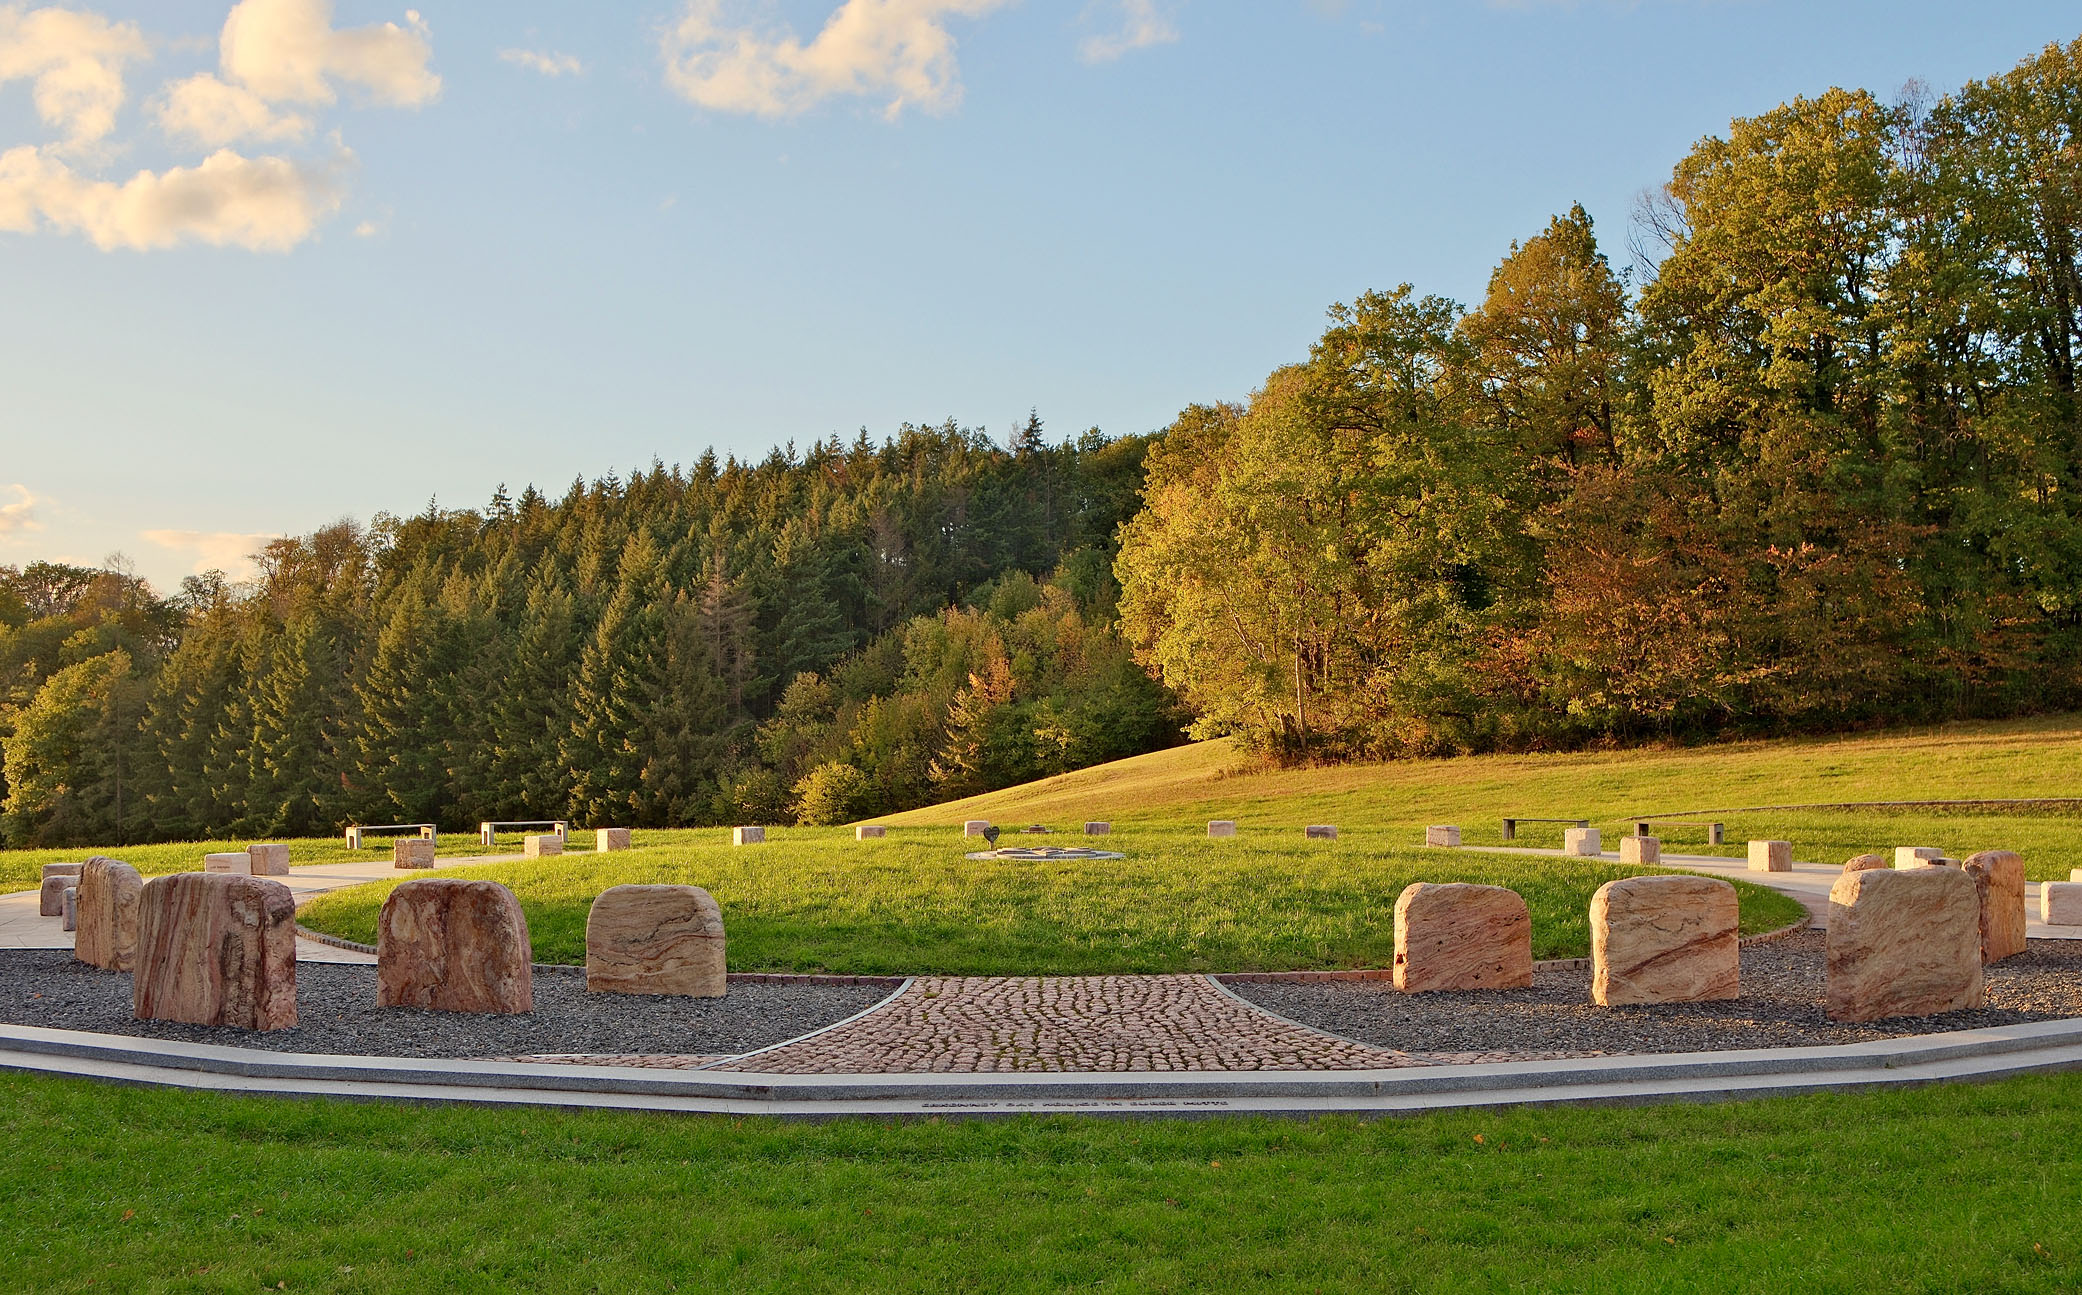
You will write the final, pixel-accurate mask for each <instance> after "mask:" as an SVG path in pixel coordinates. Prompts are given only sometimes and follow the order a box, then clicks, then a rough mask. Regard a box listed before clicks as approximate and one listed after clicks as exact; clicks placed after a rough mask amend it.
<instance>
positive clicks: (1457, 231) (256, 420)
mask: <svg viewBox="0 0 2082 1295" xmlns="http://www.w3.org/2000/svg"><path fill="white" fill-rule="evenodd" d="M2078 35H2082V10H2078V9H2077V8H2076V7H2075V6H2074V5H2073V4H2072V3H2071V2H2052V0H2048V2H2044V3H2039V2H2030V3H2027V2H2022V0H2020V2H2016V3H2003V2H2001V0H1991V2H1990V3H1984V4H1974V5H1961V4H1959V3H1957V0H1944V2H1938V0H1873V2H1870V3H1865V2H1846V3H1828V4H1816V3H1814V2H1813V0H1785V2H1778V0H1720V2H1717V3H1710V2H1700V3H1685V2H1679V0H1634V2H1632V3H1606V2H1605V0H1576V2H1574V3H1567V2H1548V0H1512V2H1506V0H1496V2H1494V3H1483V2H1481V0H1403V2H1391V0H1227V2H1220V0H1091V2H1090V3H1081V2H1080V0H843V2H841V0H747V2H744V3H739V2H737V0H679V2H678V3H675V2H674V0H650V2H649V3H641V4H636V5H621V4H607V5H590V4H589V5H577V4H571V3H568V0H567V2H566V3H547V2H546V0H502V3H499V4H483V3H471V4H461V3H444V0H422V2H421V6H420V8H418V9H406V8H403V7H392V6H391V5H390V4H387V3H384V2H383V0H339V2H338V3H337V4H334V3H328V2H327V0H242V2H241V3H238V4H236V5H232V4H230V3H227V2H226V0H215V2H214V3H211V2H206V0H149V2H146V0H134V2H130V3H108V4H101V5H88V4H75V5H68V6H62V7H54V6H50V5H39V4H36V3H7V2H4V0H0V302H4V305H0V563H20V562H26V561H30V560H34V559H37V558H52V559H60V560H65V561H73V562H82V563H98V562H100V561H102V560H103V559H104V558H105V557H107V556H108V555H109V554H111V553H114V552H121V553H123V554H125V555H127V556H128V557H129V559H130V560H131V561H132V562H133V563H134V565H135V567H136V569H137V570H138V571H139V572H140V573H141V574H143V575H145V576H147V577H149V578H150V579H151V580H152V581H153V582H154V583H155V584H158V585H160V586H161V587H171V586H172V585H174V584H176V583H177V582H178V581H179V580H180V578H181V577H182V576H183V575H186V574H189V573H191V572H194V571H198V570H202V569H206V568H209V567H218V568H222V569H224V570H227V571H228V572H230V573H231V574H233V575H243V574H246V573H247V571H248V570H249V568H248V566H247V564H246V563H245V561H244V555H245V554H247V553H249V552H250V551H251V550H252V549H253V548H254V547H255V546H256V545H257V544H259V543H262V542H264V541H265V540H266V539H267V538H268V537H270V536H273V535H280V534H285V533H300V532H303V531H308V530H310V529H312V528H314V527H316V526H320V525H323V524H325V523H327V522H329V521H331V520H334V519H336V518H338V517H342V516H353V517H358V518H363V519H366V518H367V517H368V516H370V515H371V514H373V513H375V512H376V511H378V510H390V511H392V512H400V513H410V512H415V511H418V510H420V509H423V508H424V507H426V506H427V504H428V502H429V501H430V500H438V501H439V503H440V504H441V505H442V506H444V507H471V506H478V505H481V504H482V503H483V502H484V501H485V500H486V499H487V498H488V497H489V496H490V495H491V493H492V491H493V490H494V488H495V487H497V486H498V485H500V484H501V483H504V484H506V485H507V486H508V488H509V489H510V490H512V491H514V492H515V493H517V492H518V490H519V488H520V487H521V486H522V485H524V484H527V483H529V482H533V483H536V484H537V485H539V486H542V487H544V488H546V489H548V490H550V491H551V492H552V493H561V491H562V489H563V487H564V486H566V485H568V484H569V483H570V481H571V480H572V479H573V478H574V477H576V476H580V475H584V476H587V477H593V476H599V475H603V474H605V473H607V472H608V471H610V470H617V471H620V472H622V473H624V474H626V473H627V472H628V471H630V470H631V469H632V468H641V467H644V466H646V465H648V464H649V463H650V462H651V461H652V460H653V459H654V458H656V459H659V460H662V461H663V462H665V463H668V464H671V463H691V462H692V461H693V460H694V459H695V458H697V457H698V456H699V455H700V453H701V451H702V449H703V448H704V447H706V446H710V445H713V446H715V447H716V449H717V450H718V452H719V453H736V454H737V455H739V456H740V457H752V458H758V457H763V456H764V454H765V453H766V451H767V450H768V449H769V448H770V447H772V446H775V445H781V444H786V443H787V442H789V441H794V442H795V443H796V444H798V445H806V444H808V443H809V442H812V441H816V440H821V439H824V438H826V437H828V436H830V435H832V434H834V433H837V434H839V435H840V436H842V437H844V438H846V439H848V440H850V439H851V438H852V437H853V435H854V434H855V433H856V431H857V430H858V429H860V428H863V427H865V428H866V429H867V430H868V431H869V433H870V434H871V435H873V436H874V437H876V438H878V439H879V438H880V437H881V436H883V435H885V434H887V433H889V432H892V431H894V430H895V429H896V428H897V427H898V426H899V425H900V424H902V423H904V422H905V421H912V422H939V421H942V420H944V419H947V418H950V417H951V418H954V419H956V420H958V421H959V422H961V423H962V424H964V425H967V426H974V427H983V428H985V429H988V430H989V431H990V432H992V433H993V434H995V435H997V436H998V437H999V438H1000V439H1003V437H1004V436H1005V435H1006V434H1008V433H1009V432H1010V430H1011V429H1012V427H1013V426H1014V425H1015V424H1016V423H1018V422H1021V421H1023V420H1024V419H1025V418H1026V416H1027V413H1028V411H1029V410H1030V409H1032V410H1036V411H1038V412H1039V414H1040V416H1041V417H1042V419H1043V420H1044V421H1045V423H1046V425H1047V428H1048V432H1049V434H1050V436H1051V437H1062V436H1069V435H1074V434H1076V433H1078V432H1080V431H1082V430H1084V429H1086V428H1089V427H1099V428H1102V429H1104V430H1105V431H1108V432H1113V433H1126V432H1144V431H1149V430H1152V429H1155V428H1158V427H1162V426H1164V425H1165V424H1167V423H1168V422H1169V421H1170V420H1171V418H1172V417H1173V416H1174V415H1175V414H1176V412H1177V411H1178V410H1179V409H1180V408H1181V407H1182V406H1184V405H1186V404H1188V403H1192V402H1195V401H1212V400H1220V399H1240V398H1242V397H1244V396H1246V395H1248V393H1249V392H1250V390H1251V389H1252V387H1253V386H1254V385H1255V384H1256V383H1257V382H1258V381H1260V380H1261V379H1262V378H1263V377H1264V376H1265V374H1266V373H1267V372H1268V371H1269V370H1270V369H1271V368H1273V367H1274V366H1275V365H1277V364H1281V363H1284V362H1286V361H1289V360H1293V359H1296V358H1299V357H1300V356H1302V355H1303V354H1304V353H1305V352H1306V349H1307V346H1308V344H1309V342H1310V341H1311V340H1312V339H1313V338H1314V337H1315V336H1316V335H1317V334H1318V333H1319V332H1320V331H1321V328H1322V326H1323V312H1324V310H1325V308H1326V307H1328V306H1329V305H1330V304H1331V303H1332V302H1335V301H1340V300H1348V299H1350V298H1352V297H1353V296H1355V295H1357V294H1358V293H1360V292H1363V291H1366V290H1368V289H1371V288H1387V287H1393V286H1394V285H1396V284H1399V283H1402V282H1406V281H1407V282H1411V283H1414V284H1416V285H1417V286H1418V288H1419V289H1420V290H1423V291H1428V292H1438V293H1442V294H1445V295H1448V296H1451V297H1454V298H1457V299H1459V300H1462V301H1471V300H1477V299H1479V298H1480V296H1481V294H1482V292H1483V290H1484V286H1485V284H1486V282H1487V279H1488V275H1489V272H1490V270H1491V268H1492V267H1493V266H1494V265H1495V264H1496V262H1497V261H1498V259H1499V258H1501V257H1502V256H1503V255H1504V253H1505V252H1506V251H1507V250H1508V248H1509V246H1510V244H1511V242H1512V240H1514V239H1523V238H1526V237H1528V236H1530V235H1532V234H1535V233H1537V232H1539V230H1540V229H1541V227H1542V226H1543V225H1544V224H1545V222H1546V221H1547V219H1548V217H1549V216H1551V215H1553V214H1555V213H1557V212H1561V211H1566V210H1567V209H1568V207H1569V205H1570V204H1571V203H1573V202H1578V201H1580V202H1582V203H1583V204H1584V205H1585V206H1586V207H1587V208H1588V209H1589V211H1590V212H1591V214H1592V215H1593V217H1595V218H1596V220H1597V221H1598V226H1599V232H1600V236H1601V238H1602V240H1603V242H1604V244H1605V246H1606V249H1607V251H1608V253H1610V254H1611V255H1612V258H1613V260H1614V262H1615V264H1619V265H1624V264H1626V263H1628V261H1629V259H1630V258H1629V254H1628V251H1627V227H1628V222H1629V215H1630V212H1631V209H1632V207H1633V204H1634V201H1635V198H1636V196H1637V195H1638V194H1640V193H1641V192H1642V191H1643V190H1645V189H1649V188H1652V187H1654V186H1656V185H1659V184H1661V183H1662V182H1663V181H1664V180H1665V179H1666V178H1667V177H1668V175H1669V170H1670V167H1671V165H1672V164H1673V163H1674V162H1676V160H1677V159H1678V158H1679V157H1680V156H1681V155H1682V154H1683V153H1684V152H1685V151H1686V150H1687V149H1688V148H1690V147H1691V145H1692V144H1693V143H1694V142H1695V141H1696V140H1698V139H1699V138H1701V137H1702V136H1705V135H1708V134H1714V133H1720V132H1722V131H1724V130H1725V128H1726V126H1727V123H1728V120H1729V119H1730V118H1731V117H1734V116H1740V115H1751V114H1754V113H1757V112H1761V111H1764V110H1766V109H1769V108H1771V107H1773V106H1774V105H1776V104H1778V103H1780V102H1782V101H1783V100H1785V99H1787V98H1790V97H1792V96H1794V95H1798V94H1813V93H1816V92H1819V91H1821V90H1823V89H1826V88H1827V87H1829V86H1831V85H1844V86H1859V87H1865V88H1868V89H1872V90H1875V91H1877V92H1880V93H1882V94H1883V95H1888V96H1891V95H1893V94H1894V93H1896V92H1897V91H1899V90H1900V88H1901V87H1902V86H1903V85H1904V84H1905V83H1907V82H1909V81H1911V80H1912V79H1913V80H1918V81H1921V82H1922V83H1924V84H1926V85H1927V86H1929V87H1930V88H1931V89H1932V90H1933V91H1935V92H1937V93H1943V92H1945V91H1948V90H1951V89H1954V88H1956V87H1957V86H1959V85H1960V84H1962V83H1963V82H1965V81H1967V80H1970V79H1974V78H1978V77H1983V76H1988V75H1993V74H1996V73H2000V72H2002V71H2005V70H2007V69H2008V68H2009V67H2011V66H2012V65H2013V64H2015V63H2016V62H2018V61H2019V60H2020V59H2023V58H2024V57H2026V56H2028V55H2030V54H2033V53H2035V52H2036V51H2037V50H2038V49H2039V48H2041V47H2042V46H2044V45H2045V44H2047V43H2048V42H2051V41H2069V40H2073V39H2075V38H2076V36H2078Z"/></svg>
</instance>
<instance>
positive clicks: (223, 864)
mask: <svg viewBox="0 0 2082 1295" xmlns="http://www.w3.org/2000/svg"><path fill="white" fill-rule="evenodd" d="M202 870H203V871H204V872H211V873H219V874H223V875H227V876H234V877H250V876H252V875H253V856H252V855H250V854H247V853H246V852H245V851H244V850H228V851H226V852H224V853H223V854H206V855H204V856H202Z"/></svg>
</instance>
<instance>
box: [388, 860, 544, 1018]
mask: <svg viewBox="0 0 2082 1295" xmlns="http://www.w3.org/2000/svg"><path fill="white" fill-rule="evenodd" d="M530 953H531V951H530V947H529V944H528V919H527V917H526V916H525V915H524V914H522V912H521V906H520V901H519V900H518V899H515V898H514V897H513V892H512V891H510V890H508V889H506V887H504V886H502V885H500V884H499V883H498V882H496V881H469V880H465V879H463V878H461V877H421V878H419V879H418V880H416V881H408V882H405V883H404V884H403V885H401V886H399V887H398V888H397V889H396V890H393V891H391V892H390V898H388V899H386V900H384V901H383V912H382V913H381V914H380V915H379V916H378V917H377V919H376V1001H377V1002H378V1003H380V1004H381V1005H383V1006H384V1007H417V1008H421V1009H423V1010H425V1011H429V1012H527V1011H532V1010H534V1006H535V990H534V983H533V978H532V975H531V971H530V968H529V965H528V961H529V957H530Z"/></svg>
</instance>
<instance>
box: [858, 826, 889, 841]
mask: <svg viewBox="0 0 2082 1295" xmlns="http://www.w3.org/2000/svg"><path fill="white" fill-rule="evenodd" d="M888 835H889V829H888V828H886V827H884V826H882V825H881V824H880V823H862V824H861V825H860V826H859V827H856V828H854V829H853V839H854V840H856V841H880V840H882V839H883V838H884V837H886V836H888Z"/></svg>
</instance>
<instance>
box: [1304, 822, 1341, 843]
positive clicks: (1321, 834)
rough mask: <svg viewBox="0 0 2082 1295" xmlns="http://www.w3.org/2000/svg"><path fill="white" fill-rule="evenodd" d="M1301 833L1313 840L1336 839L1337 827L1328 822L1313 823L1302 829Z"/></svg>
mask: <svg viewBox="0 0 2082 1295" xmlns="http://www.w3.org/2000/svg"><path fill="white" fill-rule="evenodd" d="M1301 834H1302V835H1303V836H1305V837H1307V838H1308V839H1309V840H1311V841H1335V840H1336V839H1337V829H1336V828H1335V827H1333V826H1331V825H1330V824H1328V823H1311V824H1309V825H1308V826H1307V827H1305V828H1302V829H1301Z"/></svg>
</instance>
